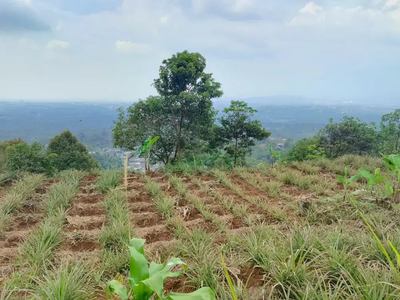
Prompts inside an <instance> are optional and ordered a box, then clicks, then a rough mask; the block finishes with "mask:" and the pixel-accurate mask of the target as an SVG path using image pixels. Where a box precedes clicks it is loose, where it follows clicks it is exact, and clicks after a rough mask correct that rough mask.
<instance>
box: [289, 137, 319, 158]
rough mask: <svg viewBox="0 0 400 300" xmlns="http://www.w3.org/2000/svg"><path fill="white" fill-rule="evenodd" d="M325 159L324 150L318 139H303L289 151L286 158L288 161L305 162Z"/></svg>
mask: <svg viewBox="0 0 400 300" xmlns="http://www.w3.org/2000/svg"><path fill="white" fill-rule="evenodd" d="M323 157H325V151H324V148H322V147H321V146H320V140H319V139H318V138H312V139H303V140H300V141H299V142H297V144H296V145H295V146H294V147H293V148H292V149H290V150H289V152H287V153H286V155H285V156H284V159H285V160H286V161H305V160H310V159H316V158H323Z"/></svg>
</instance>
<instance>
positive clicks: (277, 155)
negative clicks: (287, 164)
mask: <svg viewBox="0 0 400 300" xmlns="http://www.w3.org/2000/svg"><path fill="white" fill-rule="evenodd" d="M269 152H270V153H271V158H272V159H276V161H275V162H273V163H272V167H273V166H274V165H275V164H277V163H279V162H280V161H281V153H280V152H279V151H276V150H275V149H274V148H272V146H271V147H270V148H269Z"/></svg>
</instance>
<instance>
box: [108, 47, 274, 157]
mask: <svg viewBox="0 0 400 300" xmlns="http://www.w3.org/2000/svg"><path fill="white" fill-rule="evenodd" d="M205 68H206V60H205V58H204V57H203V56H201V55H200V54H199V53H189V52H187V51H184V52H182V53H177V54H176V55H173V56H172V57H171V58H169V59H166V60H164V61H163V63H162V65H161V67H160V72H159V78H157V79H155V80H154V86H155V88H156V90H157V92H158V95H157V96H150V97H148V98H147V99H146V100H141V101H139V102H137V103H134V104H133V105H132V106H130V107H129V108H128V109H127V110H126V111H124V110H123V109H120V110H119V119H118V121H116V122H115V124H114V129H113V133H114V146H119V147H123V148H127V149H130V150H134V149H136V148H137V147H139V146H141V145H143V143H144V142H145V141H146V140H147V139H148V137H149V136H158V137H159V139H158V141H157V143H155V144H154V145H153V147H152V149H151V152H150V158H151V159H152V160H153V161H162V162H163V163H164V164H168V163H173V164H174V163H176V162H179V163H180V164H181V163H182V159H185V161H187V160H188V159H189V160H192V161H193V162H194V163H195V160H196V159H195V157H200V156H204V155H205V154H210V153H212V155H213V156H215V155H217V156H220V154H218V152H221V151H224V150H225V151H226V153H227V154H228V155H230V156H232V157H233V159H234V161H235V164H236V162H237V160H238V158H241V159H242V160H243V158H244V156H245V155H246V154H248V153H250V152H251V148H250V147H251V146H253V145H255V143H254V140H261V139H266V138H267V137H268V136H269V133H268V132H266V131H265V129H264V128H263V127H262V125H261V122H260V121H256V120H252V118H253V116H254V113H255V110H253V109H252V108H250V107H248V106H247V104H246V103H244V102H240V101H233V102H232V105H231V107H230V108H228V109H226V110H225V111H224V112H225V113H226V116H224V117H221V119H220V122H221V124H222V126H217V125H216V124H214V122H215V120H216V114H217V112H216V111H215V110H214V108H213V103H212V99H213V98H218V97H221V96H222V90H221V85H220V84H219V83H218V82H215V80H214V79H213V77H212V74H210V73H206V72H205V71H204V70H205ZM235 122H240V123H239V124H235Z"/></svg>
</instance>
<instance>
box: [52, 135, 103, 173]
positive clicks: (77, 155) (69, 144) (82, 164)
mask: <svg viewBox="0 0 400 300" xmlns="http://www.w3.org/2000/svg"><path fill="white" fill-rule="evenodd" d="M47 153H52V154H53V153H54V154H56V155H57V156H56V158H55V167H56V169H57V170H59V171H63V170H69V169H76V170H90V169H93V168H97V167H99V165H98V163H97V162H96V161H95V160H94V159H93V158H92V157H91V156H90V154H89V152H88V150H87V148H86V147H85V145H83V144H82V143H81V142H79V141H78V139H77V138H76V137H75V136H73V135H72V133H71V132H70V131H69V130H66V131H64V132H62V133H61V134H60V135H57V136H55V137H54V138H53V139H52V140H51V141H50V144H49V146H48V147H47Z"/></svg>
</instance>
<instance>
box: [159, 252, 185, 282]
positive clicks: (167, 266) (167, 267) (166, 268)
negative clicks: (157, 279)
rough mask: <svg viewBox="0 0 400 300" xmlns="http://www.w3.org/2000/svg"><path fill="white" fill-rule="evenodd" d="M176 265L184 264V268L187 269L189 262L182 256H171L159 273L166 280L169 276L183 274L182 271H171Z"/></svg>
mask: <svg viewBox="0 0 400 300" xmlns="http://www.w3.org/2000/svg"><path fill="white" fill-rule="evenodd" d="M174 266H183V269H184V270H186V269H187V264H185V263H184V262H183V261H182V260H181V259H180V258H177V257H172V258H170V259H169V260H168V261H167V263H166V264H165V266H164V268H163V269H162V270H160V271H159V272H158V274H160V275H161V277H162V278H163V280H165V279H166V278H167V277H179V276H181V274H180V273H176V272H171V271H170V270H171V269H172V268H173V267H174Z"/></svg>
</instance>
